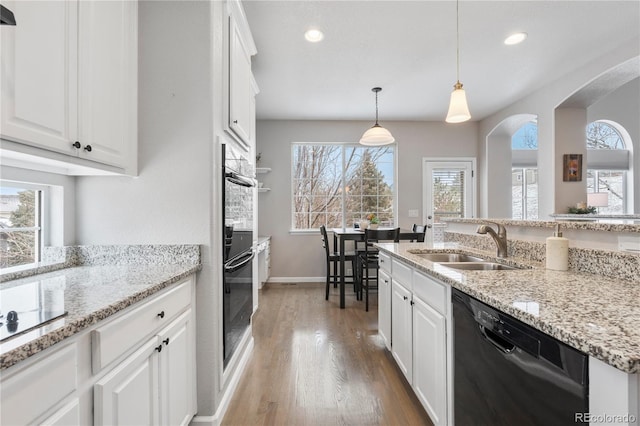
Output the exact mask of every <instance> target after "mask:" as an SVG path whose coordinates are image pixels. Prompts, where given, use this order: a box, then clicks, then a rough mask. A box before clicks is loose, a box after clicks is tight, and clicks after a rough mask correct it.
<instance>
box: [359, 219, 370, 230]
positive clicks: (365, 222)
mask: <svg viewBox="0 0 640 426" xmlns="http://www.w3.org/2000/svg"><path fill="white" fill-rule="evenodd" d="M368 227H369V221H368V220H361V221H360V229H362V230H363V231H364V230H365V229H367V228H368Z"/></svg>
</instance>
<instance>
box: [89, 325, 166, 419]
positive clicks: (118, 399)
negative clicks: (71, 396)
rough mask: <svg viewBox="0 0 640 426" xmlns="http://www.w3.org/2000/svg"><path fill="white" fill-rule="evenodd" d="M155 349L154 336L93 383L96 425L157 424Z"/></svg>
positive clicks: (156, 354)
mask: <svg viewBox="0 0 640 426" xmlns="http://www.w3.org/2000/svg"><path fill="white" fill-rule="evenodd" d="M158 347H160V348H162V346H161V345H158V338H157V337H154V338H152V339H150V340H148V341H147V342H146V343H145V344H144V345H143V346H142V347H141V348H140V349H138V350H137V351H136V352H135V353H134V354H133V355H131V356H130V357H129V358H127V359H126V360H125V361H123V362H122V363H121V364H120V365H118V367H116V368H115V369H114V370H113V371H112V372H111V373H109V374H107V375H106V376H105V377H104V378H103V379H102V380H100V381H99V382H98V383H96V385H95V389H94V422H95V424H96V425H152V424H159V421H158V420H159V414H158V411H159V408H160V407H159V400H158V352H157V348H158Z"/></svg>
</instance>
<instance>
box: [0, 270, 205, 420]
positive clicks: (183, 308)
mask: <svg viewBox="0 0 640 426" xmlns="http://www.w3.org/2000/svg"><path fill="white" fill-rule="evenodd" d="M194 287H195V277H193V276H191V277H188V278H186V279H185V280H183V281H182V282H180V283H178V284H176V285H174V286H171V288H169V289H167V290H165V291H163V292H160V293H159V294H158V295H154V296H150V297H149V298H147V299H145V300H144V301H143V302H140V303H138V304H136V305H134V306H132V307H130V308H128V309H126V310H125V312H122V313H118V314H116V315H114V317H113V318H108V319H106V320H104V321H101V322H99V323H98V324H96V325H95V326H92V327H90V328H87V329H85V330H83V331H81V332H79V333H77V334H75V335H73V336H71V337H69V338H67V339H65V340H64V341H63V342H61V343H59V344H56V345H54V346H52V347H50V348H48V349H45V350H44V351H42V352H41V353H39V354H36V355H34V356H32V357H30V358H28V359H26V360H24V361H22V362H20V363H18V364H16V365H14V366H12V367H9V368H7V369H4V370H2V371H0V390H1V392H0V408H1V409H0V424H2V425H23V424H44V425H52V426H53V425H86V424H96V425H188V424H189V422H190V421H191V419H192V417H193V416H194V415H195V413H196V411H197V407H196V387H195V386H196V359H195V308H194V306H195V288H194Z"/></svg>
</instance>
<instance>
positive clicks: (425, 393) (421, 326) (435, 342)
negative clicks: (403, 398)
mask: <svg viewBox="0 0 640 426" xmlns="http://www.w3.org/2000/svg"><path fill="white" fill-rule="evenodd" d="M446 354H447V346H446V320H445V317H444V316H443V315H442V314H441V313H439V312H438V311H436V310H435V309H433V308H432V307H430V306H429V305H427V304H426V303H425V302H423V301H422V300H420V298H418V297H415V296H414V299H413V359H414V363H413V390H414V391H415V393H416V396H417V397H418V399H419V400H420V402H421V403H422V405H423V406H424V408H425V410H427V413H428V414H429V417H431V420H433V424H434V425H444V424H446V418H447V417H446V413H447V374H446V373H447V356H446Z"/></svg>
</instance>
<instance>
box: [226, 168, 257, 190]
mask: <svg viewBox="0 0 640 426" xmlns="http://www.w3.org/2000/svg"><path fill="white" fill-rule="evenodd" d="M224 176H225V178H227V180H228V181H229V182H231V183H235V184H236V185H240V186H245V187H247V188H253V187H255V186H256V180H255V179H253V178H250V177H247V176H243V175H241V174H239V173H236V172H233V171H231V172H225V173H224Z"/></svg>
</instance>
